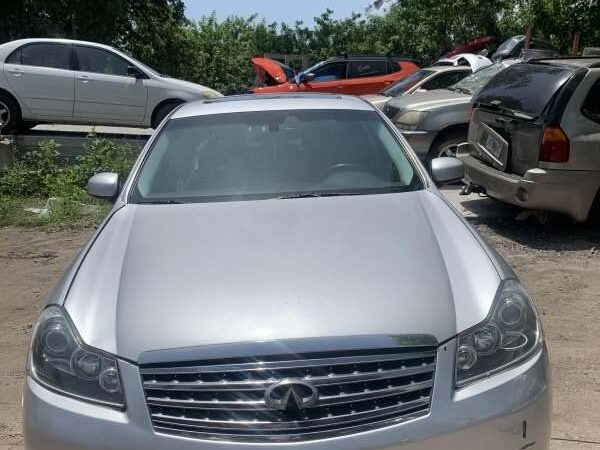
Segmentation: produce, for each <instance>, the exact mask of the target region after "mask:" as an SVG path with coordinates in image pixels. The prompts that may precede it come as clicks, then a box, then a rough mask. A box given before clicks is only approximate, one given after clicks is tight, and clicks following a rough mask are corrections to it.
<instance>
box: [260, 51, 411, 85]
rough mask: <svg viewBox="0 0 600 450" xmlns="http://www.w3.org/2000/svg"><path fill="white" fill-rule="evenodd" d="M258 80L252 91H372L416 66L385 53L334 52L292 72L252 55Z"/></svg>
mask: <svg viewBox="0 0 600 450" xmlns="http://www.w3.org/2000/svg"><path fill="white" fill-rule="evenodd" d="M252 64H253V65H254V69H255V71H256V72H257V75H258V83H257V85H256V86H255V87H254V88H253V89H252V90H251V91H252V92H253V93H254V94H272V93H278V92H288V93H289V92H327V93H334V94H353V95H362V94H376V93H377V92H379V91H381V90H382V89H383V88H384V87H386V86H389V85H390V84H392V83H393V82H394V81H396V80H400V79H402V78H404V77H407V76H408V75H410V74H411V73H413V72H416V71H417V70H419V66H417V65H416V64H415V63H414V62H413V61H410V60H407V59H400V58H395V57H388V56H348V55H347V56H338V57H335V58H330V59H328V60H326V61H321V62H320V63H318V64H316V65H314V66H312V67H310V68H308V69H306V70H304V71H302V72H300V73H299V74H297V75H293V71H292V70H291V69H290V68H289V67H287V66H286V65H284V64H282V63H280V62H278V61H274V60H272V59H268V58H252Z"/></svg>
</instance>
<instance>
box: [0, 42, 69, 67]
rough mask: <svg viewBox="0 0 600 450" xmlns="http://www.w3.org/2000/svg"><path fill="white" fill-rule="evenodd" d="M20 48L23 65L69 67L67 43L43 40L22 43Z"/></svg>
mask: <svg viewBox="0 0 600 450" xmlns="http://www.w3.org/2000/svg"><path fill="white" fill-rule="evenodd" d="M20 50H21V64H23V65H24V66H38V67H50V68H53V69H69V68H70V66H71V47H70V46H69V45H65V44H54V43H45V42H44V43H39V44H28V45H24V46H23V47H21V49H20ZM11 56H12V55H11Z"/></svg>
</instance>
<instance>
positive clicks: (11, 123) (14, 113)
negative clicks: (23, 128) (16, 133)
mask: <svg viewBox="0 0 600 450" xmlns="http://www.w3.org/2000/svg"><path fill="white" fill-rule="evenodd" d="M20 123H21V111H19V105H18V104H17V103H16V102H15V101H14V100H13V99H12V98H11V97H9V96H8V95H6V94H2V93H0V134H1V133H10V132H11V131H13V130H14V129H16V128H17V127H18V125H19V124H20Z"/></svg>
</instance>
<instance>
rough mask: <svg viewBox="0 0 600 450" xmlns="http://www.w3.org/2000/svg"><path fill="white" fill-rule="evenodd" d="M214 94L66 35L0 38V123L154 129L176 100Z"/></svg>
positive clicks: (215, 94)
mask: <svg viewBox="0 0 600 450" xmlns="http://www.w3.org/2000/svg"><path fill="white" fill-rule="evenodd" d="M213 97H221V94H220V93H219V92H217V91H215V90H213V89H210V88H208V87H205V86H202V85H199V84H194V83H189V82H187V81H182V80H177V79H174V78H168V77H166V76H163V75H160V74H159V73H157V72H156V71H154V70H152V69H151V68H149V67H148V66H146V65H144V64H142V63H141V62H139V61H137V60H136V59H134V58H132V57H131V56H128V55H127V54H125V53H123V52H120V51H118V50H116V49H114V48H112V47H109V46H106V45H102V44H97V43H93V42H83V41H73V40H66V39H22V40H17V41H12V42H8V43H6V44H2V45H0V129H2V131H11V130H19V129H24V128H27V127H30V126H33V125H35V124H37V123H44V122H51V123H77V124H96V125H124V126H141V127H149V126H150V127H153V128H155V127H156V126H158V124H159V123H160V122H161V121H162V119H163V118H164V117H165V116H166V115H167V114H168V113H169V112H171V111H172V110H173V108H175V107H176V106H177V105H179V104H181V103H184V102H188V101H192V100H198V99H206V98H213Z"/></svg>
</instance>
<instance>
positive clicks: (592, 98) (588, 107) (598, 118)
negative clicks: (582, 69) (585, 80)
mask: <svg viewBox="0 0 600 450" xmlns="http://www.w3.org/2000/svg"><path fill="white" fill-rule="evenodd" d="M581 112H582V113H583V115H585V116H586V117H588V118H589V119H592V120H593V121H594V122H598V123H600V79H598V81H596V82H595V83H594V85H593V86H592V88H591V89H590V92H589V93H588V95H587V97H586V99H585V101H584V102H583V106H582V107H581Z"/></svg>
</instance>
